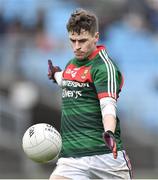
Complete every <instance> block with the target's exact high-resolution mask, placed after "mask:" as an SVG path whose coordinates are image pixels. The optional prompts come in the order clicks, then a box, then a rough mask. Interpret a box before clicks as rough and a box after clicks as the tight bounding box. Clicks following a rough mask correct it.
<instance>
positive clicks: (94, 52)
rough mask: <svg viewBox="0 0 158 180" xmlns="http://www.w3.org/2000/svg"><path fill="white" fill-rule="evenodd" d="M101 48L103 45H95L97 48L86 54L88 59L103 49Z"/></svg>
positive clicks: (103, 47)
mask: <svg viewBox="0 0 158 180" xmlns="http://www.w3.org/2000/svg"><path fill="white" fill-rule="evenodd" d="M103 49H105V46H103V45H100V46H97V49H96V50H94V51H93V52H92V53H91V54H90V55H89V56H88V59H89V60H91V59H93V58H94V57H95V56H96V55H97V54H98V53H99V51H101V50H103Z"/></svg>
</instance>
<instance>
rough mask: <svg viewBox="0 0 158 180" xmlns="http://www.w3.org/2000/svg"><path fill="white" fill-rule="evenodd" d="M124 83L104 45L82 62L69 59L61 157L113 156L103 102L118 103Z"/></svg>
mask: <svg viewBox="0 0 158 180" xmlns="http://www.w3.org/2000/svg"><path fill="white" fill-rule="evenodd" d="M122 84H123V77H122V75H121V72H120V71H119V69H118V67H117V66H116V65H115V64H114V62H112V60H111V59H110V58H109V57H108V55H107V53H106V51H105V48H104V46H97V50H96V51H95V52H93V53H92V55H91V56H89V57H88V58H86V59H83V60H81V61H79V60H77V59H76V58H74V59H72V60H70V62H69V63H68V65H67V66H66V68H65V70H64V72H63V81H62V118H61V135H62V142H63V147H62V151H61V156H62V157H81V156H89V155H99V154H105V153H111V150H110V149H109V148H108V147H107V146H106V145H105V143H104V141H103V138H102V133H103V132H104V128H103V123H102V115H101V108H100V101H99V100H100V99H101V98H105V97H112V98H114V99H116V100H117V98H118V95H119V92H120V91H121V88H122ZM115 138H116V141H117V149H118V150H122V141H121V139H120V124H119V119H118V117H117V125H116V130H115Z"/></svg>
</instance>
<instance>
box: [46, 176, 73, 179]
mask: <svg viewBox="0 0 158 180" xmlns="http://www.w3.org/2000/svg"><path fill="white" fill-rule="evenodd" d="M56 179H57V180H59V179H62V180H68V179H70V178H66V177H64V176H56V175H54V176H51V177H50V178H49V180H56Z"/></svg>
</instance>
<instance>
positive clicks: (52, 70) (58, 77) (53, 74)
mask: <svg viewBox="0 0 158 180" xmlns="http://www.w3.org/2000/svg"><path fill="white" fill-rule="evenodd" d="M62 74H63V71H62V70H61V69H60V68H59V67H58V66H54V65H53V63H52V61H51V60H50V59H49V60H48V78H49V79H50V80H51V79H52V80H53V82H55V83H57V84H58V85H59V86H62Z"/></svg>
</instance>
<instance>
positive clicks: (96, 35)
mask: <svg viewBox="0 0 158 180" xmlns="http://www.w3.org/2000/svg"><path fill="white" fill-rule="evenodd" d="M94 37H95V43H97V42H98V41H99V32H95V35H94Z"/></svg>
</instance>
